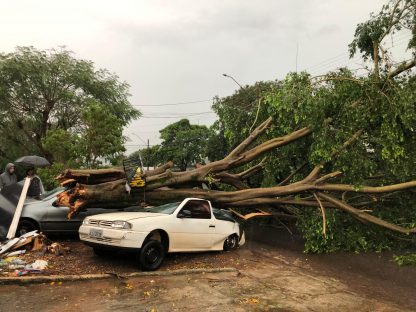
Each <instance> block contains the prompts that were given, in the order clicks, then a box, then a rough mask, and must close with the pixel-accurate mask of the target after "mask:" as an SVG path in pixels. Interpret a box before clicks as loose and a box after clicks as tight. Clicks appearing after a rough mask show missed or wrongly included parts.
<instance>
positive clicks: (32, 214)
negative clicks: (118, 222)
mask: <svg viewBox="0 0 416 312" xmlns="http://www.w3.org/2000/svg"><path fill="white" fill-rule="evenodd" d="M64 190H65V189H64V188H62V187H60V188H56V189H54V190H52V191H49V192H47V193H45V194H44V195H42V196H41V198H40V199H34V198H27V199H26V201H25V205H24V207H23V211H22V215H21V217H20V221H19V225H18V228H17V233H18V234H19V235H22V234H25V233H27V232H30V231H33V230H39V231H40V232H43V233H66V234H70V233H78V229H79V227H80V226H81V224H82V221H83V220H84V218H85V217H87V216H89V215H97V214H100V213H108V212H109V211H112V212H117V211H136V210H137V208H135V207H130V208H126V209H110V210H109V209H103V208H89V209H86V210H84V211H81V212H79V213H78V214H76V215H74V216H73V217H72V218H71V219H68V218H67V214H68V211H69V208H68V207H56V206H54V205H53V203H54V201H55V200H56V195H58V194H59V193H61V192H62V191H64Z"/></svg>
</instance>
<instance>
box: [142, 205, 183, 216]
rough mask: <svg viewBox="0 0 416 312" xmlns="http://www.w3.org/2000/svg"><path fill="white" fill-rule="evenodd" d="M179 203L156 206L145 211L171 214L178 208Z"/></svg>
mask: <svg viewBox="0 0 416 312" xmlns="http://www.w3.org/2000/svg"><path fill="white" fill-rule="evenodd" d="M178 206H179V203H169V204H165V205H161V206H156V207H152V208H147V209H145V211H146V212H156V213H165V214H172V213H173V212H174V211H175V210H176V208H178Z"/></svg>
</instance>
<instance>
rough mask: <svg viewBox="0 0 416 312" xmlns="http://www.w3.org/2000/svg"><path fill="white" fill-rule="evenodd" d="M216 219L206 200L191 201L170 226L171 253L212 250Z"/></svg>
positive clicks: (175, 216) (175, 215)
mask: <svg viewBox="0 0 416 312" xmlns="http://www.w3.org/2000/svg"><path fill="white" fill-rule="evenodd" d="M215 225H216V219H215V218H214V217H213V215H212V212H211V207H210V204H209V202H208V201H206V200H193V199H191V200H189V201H187V202H186V203H185V205H184V206H183V207H182V208H181V209H180V210H179V211H178V212H177V213H176V214H174V216H173V220H172V223H171V225H170V231H169V233H170V239H171V241H170V243H171V248H170V249H171V251H198V250H209V249H211V248H212V245H213V240H214V235H215Z"/></svg>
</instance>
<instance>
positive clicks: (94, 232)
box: [90, 229, 103, 238]
mask: <svg viewBox="0 0 416 312" xmlns="http://www.w3.org/2000/svg"><path fill="white" fill-rule="evenodd" d="M102 236H103V230H97V229H91V230H90V237H92V238H101V237H102Z"/></svg>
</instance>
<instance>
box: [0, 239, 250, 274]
mask: <svg viewBox="0 0 416 312" xmlns="http://www.w3.org/2000/svg"><path fill="white" fill-rule="evenodd" d="M58 242H59V243H60V244H61V245H63V246H65V247H69V249H70V252H68V253H65V254H64V255H62V256H56V255H54V254H50V253H46V254H44V255H42V254H41V253H39V252H28V253H27V254H25V255H22V256H19V257H18V258H19V259H21V260H23V261H24V262H25V263H28V264H29V263H33V262H34V261H35V260H46V261H48V267H47V269H46V270H45V271H44V272H42V275H67V274H100V273H116V274H123V273H132V272H137V271H140V268H139V265H138V261H137V260H136V257H135V255H134V254H132V253H123V252H114V253H111V254H109V255H108V256H97V255H96V254H95V253H94V251H93V249H92V248H91V247H88V246H86V245H85V244H83V243H81V242H80V241H77V240H74V239H71V240H68V239H64V240H63V239H60V240H58ZM249 264H250V263H249V262H248V261H247V260H246V259H244V257H242V256H241V255H240V254H239V253H236V252H204V253H180V254H169V255H167V257H166V260H165V262H164V263H163V266H162V267H161V270H176V269H197V268H198V269H200V268H223V267H235V268H238V269H242V268H244V267H245V266H247V265H249ZM1 273H2V275H3V276H14V275H16V274H15V269H9V270H8V269H7V267H3V271H2V272H1ZM32 275H33V274H32Z"/></svg>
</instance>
